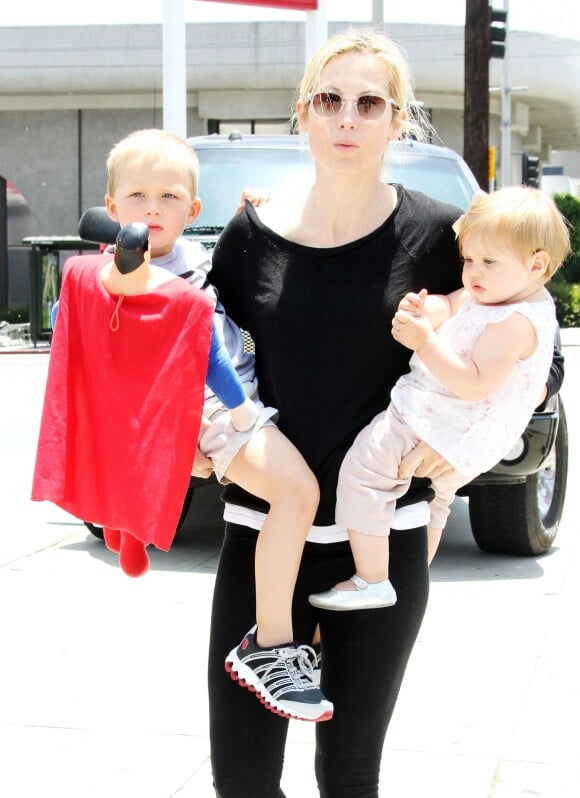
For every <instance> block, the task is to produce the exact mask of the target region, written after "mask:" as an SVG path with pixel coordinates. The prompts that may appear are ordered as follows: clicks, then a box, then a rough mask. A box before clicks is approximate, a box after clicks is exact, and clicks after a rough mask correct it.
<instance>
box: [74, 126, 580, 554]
mask: <svg viewBox="0 0 580 798" xmlns="http://www.w3.org/2000/svg"><path fill="white" fill-rule="evenodd" d="M189 142H190V144H191V145H192V147H193V148H194V149H195V151H196V153H197V155H198V157H199V162H200V187H199V193H200V196H201V198H202V205H203V207H202V212H201V214H200V215H199V217H198V218H197V219H196V221H195V224H193V225H191V226H190V227H188V228H187V229H186V230H185V233H184V234H185V235H186V236H190V237H194V238H196V239H198V240H199V241H201V242H202V243H204V244H205V245H206V246H207V247H208V249H212V248H213V246H215V242H216V240H217V237H218V236H219V234H220V232H221V231H222V230H223V228H224V226H225V225H226V223H227V222H228V220H229V219H230V217H231V215H232V212H233V209H234V208H235V207H236V205H237V204H238V201H239V198H240V195H241V193H242V191H243V190H244V189H246V188H254V189H260V190H266V191H269V192H270V193H271V194H272V195H273V196H275V195H282V194H286V195H287V194H288V193H290V194H291V193H292V192H293V191H296V190H298V187H300V188H303V186H304V184H305V181H309V180H312V179H313V164H312V158H311V156H310V152H309V150H308V146H307V142H306V140H305V138H304V137H302V136H290V135H288V136H282V135H280V136H257V135H242V134H241V133H237V132H233V133H230V134H229V135H228V136H219V135H211V136H198V137H194V138H190V139H189ZM384 176H385V179H386V180H388V181H390V182H395V183H402V184H403V185H405V186H407V187H408V188H412V189H417V190H419V191H422V192H424V193H425V194H429V195H430V196H432V197H434V198H435V199H438V200H442V201H444V202H448V203H450V204H452V205H456V206H458V207H459V208H462V209H464V210H465V209H467V207H468V205H469V203H470V201H471V197H472V195H473V192H474V191H475V190H476V189H477V188H478V185H477V182H476V180H475V178H474V177H473V175H472V173H471V171H470V170H469V168H468V166H467V165H466V163H465V162H464V161H463V160H462V158H461V157H460V156H459V155H457V154H456V153H455V152H453V151H452V150H449V149H446V148H444V147H438V146H435V145H430V144H421V143H418V142H416V141H400V142H393V143H391V144H390V145H389V147H388V152H387V157H386V159H385V168H384ZM91 212H92V213H94V214H95V215H97V216H98V212H97V209H91V211H89V212H87V213H88V214H89V221H90V214H91ZM86 226H87V225H85V227H86ZM89 227H90V225H89ZM98 227H99V225H98V224H97V225H96V228H98ZM81 228H82V225H81ZM116 230H118V227H117V228H116ZM115 232H116V231H114V230H109V231H108V235H107V236H105V235H104V233H103V234H102V235H101V239H99V240H113V241H114V234H115ZM80 233H81V236H82V235H83V232H82V229H81V231H80ZM84 235H85V237H87V238H90V240H95V228H94V227H93V228H91V235H90V236H87V234H86V233H85V234H84ZM111 236H112V238H111ZM252 345H253V344H252V341H251V338H250V337H249V336H248V337H247V346H248V347H252ZM567 470H568V430H567V426H566V416H565V413H564V407H563V405H562V401H561V400H560V399H559V397H558V396H555V397H552V398H551V399H549V400H548V402H547V403H546V406H545V407H544V408H543V409H542V410H541V411H538V412H536V413H534V415H533V417H532V419H531V420H530V423H529V425H528V427H527V429H526V431H525V432H524V434H523V435H522V437H521V439H520V440H519V441H518V443H517V445H516V446H515V447H514V448H513V449H512V451H510V452H509V453H508V454H507V455H506V456H505V457H504V459H503V460H502V461H501V462H500V463H498V464H497V466H495V468H493V469H492V470H491V471H489V472H487V473H486V474H482V475H480V476H479V477H478V478H477V479H475V480H474V481H473V482H471V483H470V484H469V485H467V486H465V487H464V488H462V489H461V490H460V495H465V496H468V497H469V517H470V521H471V529H472V533H473V537H474V538H475V541H476V543H477V545H478V546H479V547H480V548H481V549H482V550H484V551H488V552H495V553H502V554H511V555H538V554H542V553H544V552H546V551H547V550H548V549H549V548H550V546H551V545H552V543H553V542H554V539H555V537H556V534H557V532H558V526H559V523H560V518H561V515H562V510H563V506H564V499H565V495H566V478H567ZM202 484H203V485H207V481H204V480H195V479H192V482H191V487H190V490H189V491H188V496H187V498H186V502H185V505H184V512H183V514H182V522H181V526H182V527H183V526H187V524H188V523H189V520H190V517H191V516H192V515H193V514H195V511H196V500H195V495H196V493H197V492H198V489H199V487H200V486H201V485H202ZM216 494H217V489H216ZM215 512H216V513H218V512H220V510H219V507H218V505H217V496H216V505H215ZM90 528H91V527H90ZM92 531H95V532H96V533H97V534H98V533H99V530H98V529H96V530H95V528H94V527H92Z"/></svg>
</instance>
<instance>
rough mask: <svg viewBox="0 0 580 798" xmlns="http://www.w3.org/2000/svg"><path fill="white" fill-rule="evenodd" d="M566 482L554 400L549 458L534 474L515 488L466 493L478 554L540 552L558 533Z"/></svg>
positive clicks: (563, 432)
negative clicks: (554, 426) (554, 422)
mask: <svg viewBox="0 0 580 798" xmlns="http://www.w3.org/2000/svg"><path fill="white" fill-rule="evenodd" d="M567 478H568V425H567V423H566V413H565V411H564V405H563V403H562V401H560V411H559V420H558V430H557V432H556V440H555V443H554V447H553V449H552V452H551V453H550V456H549V457H548V459H547V460H546V462H545V463H544V466H543V467H542V468H541V469H540V471H538V472H537V473H536V474H531V475H530V476H528V477H527V478H526V480H525V482H523V483H518V484H515V485H480V486H476V487H474V488H473V489H471V490H470V492H469V518H470V521H471V531H472V533H473V537H474V538H475V542H476V543H477V545H478V546H479V548H480V549H482V551H486V552H490V553H492V554H511V555H516V556H520V557H534V556H537V555H538V554H545V552H547V551H548V549H549V548H550V546H551V545H552V544H553V542H554V540H555V538H556V535H557V533H558V527H559V524H560V518H561V517H562V510H563V508H564V499H565V497H566V481H567Z"/></svg>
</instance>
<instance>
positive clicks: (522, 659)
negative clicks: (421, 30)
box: [0, 331, 580, 798]
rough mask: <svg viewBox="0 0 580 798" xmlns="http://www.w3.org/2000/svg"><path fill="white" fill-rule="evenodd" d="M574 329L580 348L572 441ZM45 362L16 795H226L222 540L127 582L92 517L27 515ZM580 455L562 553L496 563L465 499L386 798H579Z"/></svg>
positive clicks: (15, 521) (1, 620)
mask: <svg viewBox="0 0 580 798" xmlns="http://www.w3.org/2000/svg"><path fill="white" fill-rule="evenodd" d="M564 332H566V331H564ZM576 333H577V331H574V334H568V333H567V334H566V338H567V339H569V340H566V338H565V340H564V343H565V346H566V351H565V355H566V358H567V379H566V386H565V389H566V391H567V392H568V393H567V395H568V396H569V397H570V399H569V401H568V408H569V409H568V415H569V419H568V420H569V425H570V438H571V440H575V441H577V440H578V439H579V438H578V436H579V435H580V411H578V410H577V409H576V407H577V403H575V402H574V398H575V396H576V395H577V392H578V389H579V387H580V351H578V350H576V347H577V346H580V336H577V335H576ZM47 362H48V358H45V357H43V356H39V357H31V356H27V357H20V358H19V357H17V356H15V357H11V358H6V359H2V358H0V379H1V381H2V385H3V386H5V390H4V391H2V392H1V394H0V411H1V412H0V441H1V442H2V454H3V456H2V458H1V459H0V485H1V486H2V532H3V534H2V535H1V536H0V606H2V608H3V609H2V615H1V616H0V640H1V641H2V652H3V653H2V656H1V657H0V750H2V754H3V756H2V760H3V761H2V765H1V767H0V795H1V796H2V798H37V797H38V798H40V796H45V795H55V796H58V798H81V797H82V798H215V796H214V793H213V790H212V787H211V775H210V767H209V744H208V726H207V694H206V673H205V671H206V658H205V652H206V650H207V640H208V630H209V616H210V605H211V596H212V589H213V582H214V571H215V564H216V560H217V554H218V550H219V534H218V532H217V531H216V530H215V529H210V528H207V529H206V530H205V531H202V532H200V533H196V535H195V536H194V538H193V539H192V538H191V537H190V538H189V539H187V537H183V538H178V539H176V541H175V544H174V547H173V548H172V550H171V552H170V553H169V554H162V553H157V552H154V553H153V557H152V568H151V571H150V573H149V574H148V575H147V576H146V577H144V578H143V579H141V580H130V579H128V578H127V577H125V576H124V575H123V574H122V573H121V572H120V571H119V568H118V566H117V565H116V563H115V561H114V558H113V556H112V555H111V554H110V553H109V552H107V551H106V549H105V548H104V547H103V545H102V543H101V542H100V541H98V540H96V539H95V538H93V537H92V536H91V535H90V534H89V533H88V532H87V531H86V529H85V528H84V526H83V525H81V524H80V523H79V522H78V521H77V520H76V519H74V518H72V517H71V516H68V515H67V514H66V513H64V512H62V511H60V510H58V509H57V508H55V507H53V506H52V505H49V504H45V503H42V504H34V503H31V502H30V501H29V500H28V496H29V490H30V477H31V473H32V464H33V460H34V446H35V441H36V435H37V425H38V420H39V413H40V406H41V402H42V387H43V378H44V375H45V374H46V366H47ZM576 452H577V447H575V446H572V447H571V462H570V474H569V491H568V500H567V506H566V513H565V518H564V522H563V524H562V527H561V530H560V533H559V535H558V538H557V541H556V544H555V546H554V547H553V549H552V551H551V553H550V554H549V555H548V556H545V557H541V558H522V559H520V558H508V557H495V556H489V555H487V556H486V555H483V554H482V553H481V552H479V551H478V549H477V548H476V547H475V544H474V542H473V540H472V538H471V535H470V533H469V532H468V524H469V521H468V514H467V508H466V504H465V502H464V501H463V500H458V501H456V502H455V504H454V507H453V511H452V516H451V521H450V524H449V527H448V530H447V531H446V534H445V539H444V542H443V544H442V547H441V550H440V552H439V553H438V555H437V558H436V560H435V563H434V565H433V568H432V587H431V598H430V603H429V607H428V611H427V615H426V618H425V621H424V624H423V627H422V629H421V631H420V634H419V639H418V642H417V645H416V647H415V650H414V652H413V655H412V658H411V662H410V664H409V668H408V670H407V674H406V677H405V681H404V684H403V688H402V691H401V695H400V699H399V703H398V705H397V708H396V711H395V715H394V718H393V721H392V724H391V727H390V729H389V734H388V737H387V741H386V745H385V749H384V757H383V767H382V780H381V796H382V797H384V798H387V797H388V798H417V796H434V798H439V796H445V798H524V796H525V797H526V798H527V797H529V796H536V798H538V796H539V798H575V796H576V795H577V792H578V783H580V767H579V762H578V750H577V748H578V744H577V734H576V733H575V732H574V729H575V728H576V720H577V718H578V716H579V715H580V693H579V691H578V686H577V685H578V673H579V672H580V657H579V654H578V651H577V643H576V637H577V628H578V623H577V612H578V607H579V606H580V603H579V601H580V553H579V552H580V549H579V546H578V542H577V516H578V514H579V512H580V505H579V504H578V499H577V496H576V492H575V491H574V489H573V486H575V485H577V484H578V480H579V466H578V455H577V453H576ZM264 711H265V710H264ZM240 733H244V731H243V730H240ZM313 738H314V728H313V726H312V725H311V724H306V723H299V722H293V723H291V725H290V733H289V744H288V749H287V758H286V763H285V768H284V777H283V788H284V790H285V792H286V794H287V796H288V798H317V796H318V793H317V790H316V786H315V781H314V776H313V762H312V760H313ZM256 798H262V797H261V796H256Z"/></svg>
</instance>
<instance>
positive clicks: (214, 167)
mask: <svg viewBox="0 0 580 798" xmlns="http://www.w3.org/2000/svg"><path fill="white" fill-rule="evenodd" d="M196 152H197V155H198V157H199V163H200V178H199V195H200V197H201V201H202V211H201V214H200V215H199V216H198V218H197V219H196V222H195V224H194V225H193V226H192V227H189V228H188V230H189V231H194V230H200V229H201V228H207V229H209V230H220V229H221V228H222V227H224V226H225V225H226V224H227V222H228V221H229V220H230V219H231V217H232V216H233V214H234V212H235V209H236V207H237V205H238V202H239V199H240V195H241V193H242V191H243V189H244V188H254V189H264V190H267V191H269V192H270V193H271V194H272V195H273V196H283V195H292V194H293V193H295V192H297V191H298V190H300V189H303V188H304V185H306V184H308V183H310V182H312V180H313V177H314V174H313V166H312V158H311V155H310V152H309V150H308V149H306V148H303V147H285V148H276V147H267V148H266V147H264V148H257V147H255V148H251V147H239V148H238V147H232V146H229V147H223V148H221V147H215V148H207V149H206V148H203V147H199V148H198V149H197V150H196ZM384 176H385V180H388V181H390V182H393V183H402V184H403V185H404V186H406V187H407V188H413V189H418V190H419V191H423V192H424V193H426V194H429V195H430V196H432V197H434V198H435V199H439V200H442V201H443V202H449V203H451V204H452V205H457V206H458V207H459V208H461V209H463V210H465V209H466V208H467V206H468V205H469V202H470V200H471V196H472V194H473V191H474V189H475V186H474V184H473V183H472V181H471V179H470V178H469V177H468V175H467V173H465V172H463V170H462V167H461V165H460V162H458V161H456V160H454V159H452V158H450V157H434V156H433V155H428V154H425V153H424V152H421V151H420V149H419V148H416V149H414V150H413V151H412V152H403V153H401V152H400V151H394V152H392V153H391V154H390V155H389V156H388V160H387V162H386V168H385V173H384Z"/></svg>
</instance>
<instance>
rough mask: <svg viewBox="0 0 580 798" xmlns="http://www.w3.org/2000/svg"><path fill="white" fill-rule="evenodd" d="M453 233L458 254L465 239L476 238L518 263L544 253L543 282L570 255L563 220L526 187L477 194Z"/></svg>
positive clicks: (553, 206) (543, 197) (539, 194)
mask: <svg viewBox="0 0 580 798" xmlns="http://www.w3.org/2000/svg"><path fill="white" fill-rule="evenodd" d="M454 227H455V226H454ZM455 230H456V232H457V238H458V243H459V249H460V250H461V249H462V246H463V242H464V241H465V239H466V237H467V236H479V237H481V238H482V239H484V240H486V241H489V240H491V241H494V242H496V243H497V244H498V245H499V246H503V247H505V248H506V249H509V250H510V251H512V252H514V253H515V254H516V256H517V257H518V258H520V259H521V260H522V262H525V261H527V260H528V258H530V257H531V256H532V255H533V254H534V253H535V252H538V251H543V252H546V253H547V255H548V258H549V263H548V268H547V269H546V272H545V274H544V282H547V281H548V280H549V279H550V278H551V277H552V275H553V274H554V272H556V270H557V269H558V268H559V267H560V266H561V264H562V261H563V260H564V259H565V257H566V255H568V253H569V252H570V233H569V230H568V225H567V223H566V220H565V219H564V217H563V216H562V214H561V213H560V211H559V210H558V208H557V207H556V204H555V203H554V201H553V200H552V199H550V197H548V196H547V195H546V194H544V193H543V192H541V191H539V190H538V189H537V188H530V187H529V186H509V187H508V188H502V189H500V190H499V191H494V192H493V193H492V194H484V193H483V192H481V193H477V194H476V195H475V196H474V198H473V200H472V203H471V207H470V208H469V210H468V211H467V213H465V214H464V215H463V216H461V217H460V219H459V220H458V222H456V227H455Z"/></svg>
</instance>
